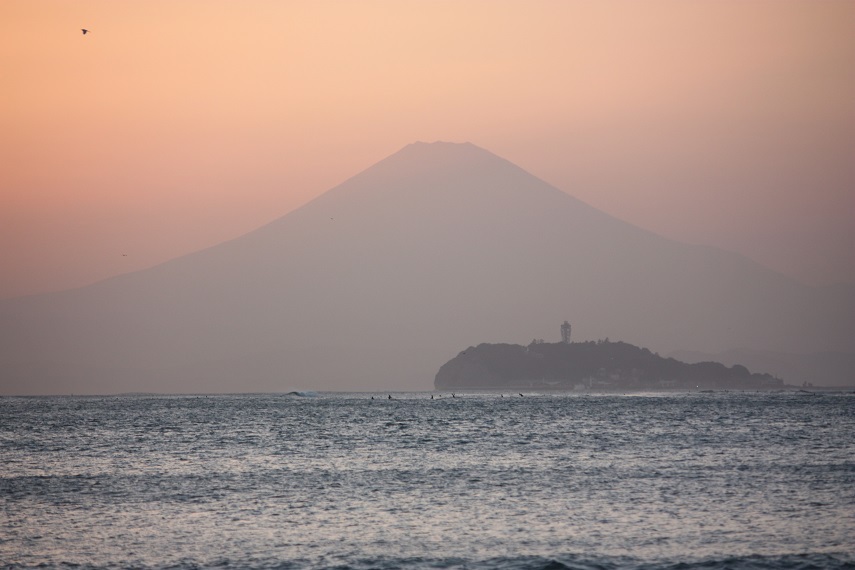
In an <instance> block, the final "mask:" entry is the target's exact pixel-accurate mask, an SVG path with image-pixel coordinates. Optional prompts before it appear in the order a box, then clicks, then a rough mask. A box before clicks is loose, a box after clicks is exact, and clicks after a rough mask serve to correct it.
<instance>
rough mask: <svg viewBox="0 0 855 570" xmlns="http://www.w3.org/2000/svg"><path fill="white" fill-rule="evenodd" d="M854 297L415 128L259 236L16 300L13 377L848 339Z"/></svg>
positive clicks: (411, 380) (305, 377)
mask: <svg viewBox="0 0 855 570" xmlns="http://www.w3.org/2000/svg"><path fill="white" fill-rule="evenodd" d="M852 316H853V315H852V304H851V302H850V303H848V304H846V303H844V304H843V306H842V305H841V301H840V300H839V299H830V298H827V297H823V296H821V295H818V294H817V293H816V292H815V291H814V290H813V289H811V288H808V287H805V286H803V285H800V284H798V283H795V282H793V281H791V280H788V279H786V278H784V277H783V276H781V275H779V274H776V273H774V272H771V271H768V270H766V269H764V268H762V267H760V266H758V265H756V264H754V263H752V262H750V261H749V260H747V259H745V258H742V257H740V256H737V255H734V254H730V253H726V252H723V251H719V250H715V249H711V248H705V247H698V246H689V245H685V244H680V243H677V242H674V241H670V240H666V239H664V238H661V237H659V236H656V235H655V234H652V233H650V232H647V231H644V230H641V229H639V228H637V227H634V226H632V225H630V224H627V223H625V222H622V221H620V220H617V219H615V218H612V217H610V216H608V215H606V214H605V213H603V212H601V211H598V210H596V209H594V208H591V207H589V206H587V205H585V204H584V203H582V202H580V201H578V200H576V199H574V198H572V197H571V196H569V195H567V194H565V193H563V192H561V191H559V190H557V189H556V188H554V187H551V186H549V185H548V184H546V183H544V182H543V181H541V180H539V179H537V178H535V177H533V176H531V175H529V174H528V173H526V172H525V171H523V170H521V169H519V168H517V167H516V166H514V165H512V164H511V163H509V162H507V161H505V160H503V159H501V158H499V157H497V156H495V155H493V154H491V153H489V152H487V151H485V150H483V149H480V148H478V147H475V146H473V145H470V144H460V145H458V144H449V143H433V144H424V143H416V144H413V145H409V146H407V147H405V148H404V149H402V150H401V151H399V152H398V153H396V154H394V155H392V156H390V157H388V158H387V159H385V160H383V161H381V162H379V163H377V164H376V165H374V166H372V167H371V168H369V169H367V170H365V171H363V172H362V173H360V174H358V175H356V176H354V177H353V178H351V179H349V180H347V181H346V182H344V183H343V184H341V185H339V186H337V187H335V188H333V189H332V190H330V191H329V192H327V193H325V194H324V195H322V196H320V197H319V198H317V199H315V200H314V201H312V202H310V203H309V204H307V205H305V206H304V207H302V208H300V209H298V210H295V211H294V212H291V213H289V214H287V215H285V216H283V217H282V218H280V219H278V220H276V221H274V222H272V223H271V224H268V225H266V226H264V227H262V228H260V229H258V230H256V231H254V232H251V233H249V234H247V235H245V236H242V237H240V238H237V239H235V240H231V241H229V242H226V243H223V244H220V245H217V246H214V247H211V248H208V249H205V250H203V251H200V252H197V253H194V254H191V255H187V256H184V257H181V258H178V259H175V260H172V261H170V262H167V263H164V264H162V265H159V266H157V267H154V268H152V269H149V270H145V271H140V272H136V273H132V274H127V275H123V276H120V277H116V278H113V279H109V280H106V281H103V282H100V283H97V284H95V285H92V286H89V287H84V288H82V289H77V290H72V291H66V292H62V293H56V294H50V295H41V296H34V297H27V298H21V299H15V300H11V301H7V302H3V303H0V340H2V346H0V367H2V368H0V369H2V375H3V378H4V386H3V390H4V391H5V392H7V393H9V392H12V393H21V392H28V393H30V392H36V393H39V392H71V391H73V392H86V391H91V392H117V391H131V390H146V391H170V392H182V391H256V390H262V391H267V390H283V389H292V388H307V389H339V390H350V389H372V388H377V389H379V388H399V389H418V388H428V387H430V385H431V383H432V380H433V377H434V375H435V374H436V371H437V369H438V368H439V366H440V365H441V364H442V363H443V362H445V361H447V360H448V359H449V358H450V357H451V356H453V355H454V354H456V353H457V352H458V351H459V350H460V348H461V347H465V346H468V345H470V344H479V343H481V342H525V341H528V340H530V339H531V338H532V337H540V336H544V334H547V335H549V334H551V333H552V332H553V331H556V332H557V327H558V324H559V323H560V322H561V321H562V320H564V319H565V318H568V319H570V320H571V321H572V322H573V324H574V331H575V333H576V337H577V338H603V337H611V338H615V339H621V340H625V341H627V342H632V343H635V344H642V345H644V346H649V347H651V348H653V349H655V350H658V351H663V352H664V351H671V350H676V349H692V350H702V351H707V352H719V351H723V350H727V349H730V348H734V347H749V348H752V349H756V350H777V351H793V350H799V351H801V352H807V351H822V350H848V349H849V347H850V346H853V345H855V343H853V341H852V339H853V335H852V326H853V325H852V323H853V322H855V319H853V318H852Z"/></svg>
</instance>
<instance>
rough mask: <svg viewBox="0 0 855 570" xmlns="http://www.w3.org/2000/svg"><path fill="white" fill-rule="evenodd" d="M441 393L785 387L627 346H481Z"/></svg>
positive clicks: (446, 368) (440, 380)
mask: <svg viewBox="0 0 855 570" xmlns="http://www.w3.org/2000/svg"><path fill="white" fill-rule="evenodd" d="M434 385H435V387H436V388H438V389H442V388H449V389H451V388H455V389H460V390H468V389H498V390H502V389H514V388H525V389H535V390H536V389H547V390H574V389H580V390H581V389H606V390H614V389H621V390H625V389H626V388H636V389H645V390H651V389H659V388H691V389H735V388H742V389H747V388H751V389H776V388H782V387H783V381H782V380H781V379H779V378H775V377H773V376H771V375H770V374H758V373H753V374H752V373H751V372H750V371H749V370H748V369H747V368H746V367H744V366H740V365H738V364H737V365H734V366H731V367H727V366H725V365H723V364H719V363H717V362H699V363H696V364H687V363H685V362H680V361H678V360H675V359H673V358H663V357H661V356H659V355H658V354H656V353H654V352H651V351H650V350H648V349H646V348H641V347H638V346H634V345H631V344H628V343H625V342H611V341H609V340H608V339H606V340H602V341H596V342H594V341H586V342H573V343H563V342H561V343H545V342H535V343H532V344H530V345H528V346H521V345H516V344H481V345H478V346H477V347H470V348H469V349H467V354H466V356H457V357H455V358H452V359H451V360H449V361H448V362H446V363H445V364H444V365H442V367H441V368H440V369H439V372H438V373H437V375H436V379H435V381H434ZM519 395H520V396H523V394H522V393H519Z"/></svg>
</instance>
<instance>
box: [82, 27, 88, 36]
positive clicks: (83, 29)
mask: <svg viewBox="0 0 855 570" xmlns="http://www.w3.org/2000/svg"><path fill="white" fill-rule="evenodd" d="M80 31H81V32H83V35H84V36H85V35H86V34H88V33H89V30H87V29H86V28H80Z"/></svg>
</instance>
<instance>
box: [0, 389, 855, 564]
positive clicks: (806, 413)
mask: <svg viewBox="0 0 855 570" xmlns="http://www.w3.org/2000/svg"><path fill="white" fill-rule="evenodd" d="M391 396H392V399H389V398H388V395H387V394H386V393H373V394H372V393H351V394H345V393H319V394H316V393H312V392H302V393H291V394H257V395H256V394H250V395H218V396H204V395H198V396H197V395H186V396H159V395H127V396H110V397H72V396H68V397H4V398H0V567H4V568H175V569H180V568H281V569H291V568H293V569H302V568H340V569H345V568H354V569H363V568H365V569H368V568H377V569H391V568H466V569H480V568H508V569H529V568H530V569H550V570H557V569H561V568H585V569H611V568H639V569H675V570H676V569H686V568H728V569H740V568H751V569H758V568H805V569H806V568H853V567H855V394H853V393H844V392H837V393H832V392H828V393H824V392H816V393H808V392H792V391H790V392H783V391H782V392H752V393H748V392H713V393H699V392H694V393H640V394H627V395H623V394H581V393H533V392H531V393H524V394H523V395H522V396H520V395H519V394H518V393H508V392H504V393H500V392H478V393H457V394H455V397H452V396H451V394H450V393H442V394H441V395H440V394H439V393H430V392H424V393H392V394H391ZM431 396H433V399H431ZM372 398H373V399H372Z"/></svg>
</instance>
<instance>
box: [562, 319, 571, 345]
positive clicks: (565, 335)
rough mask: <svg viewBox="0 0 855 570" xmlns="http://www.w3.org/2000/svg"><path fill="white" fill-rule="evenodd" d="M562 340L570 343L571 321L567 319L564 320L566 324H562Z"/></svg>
mask: <svg viewBox="0 0 855 570" xmlns="http://www.w3.org/2000/svg"><path fill="white" fill-rule="evenodd" d="M561 342H563V343H564V344H570V323H568V322H567V321H564V324H563V325H561Z"/></svg>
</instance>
